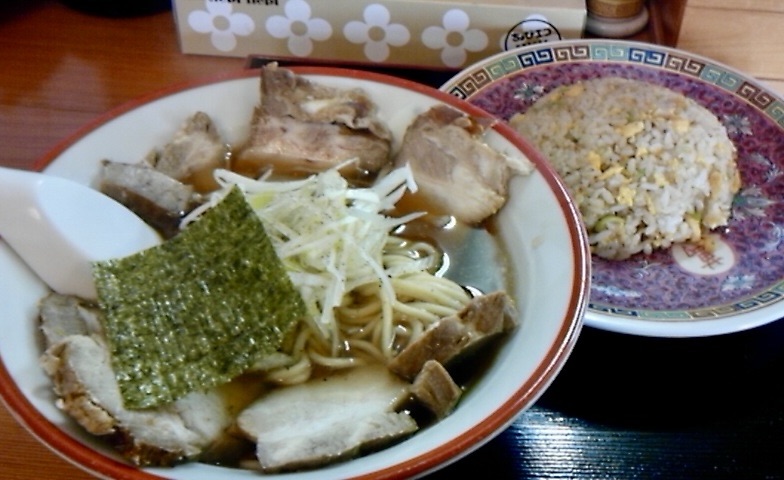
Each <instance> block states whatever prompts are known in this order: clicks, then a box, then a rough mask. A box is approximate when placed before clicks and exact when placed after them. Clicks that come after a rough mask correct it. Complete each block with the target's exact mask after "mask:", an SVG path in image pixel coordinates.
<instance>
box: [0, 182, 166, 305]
mask: <svg viewBox="0 0 784 480" xmlns="http://www.w3.org/2000/svg"><path fill="white" fill-rule="evenodd" d="M0 237H2V239H3V240H5V242H7V243H8V245H9V246H10V247H11V248H12V249H13V250H14V251H15V252H16V253H17V254H18V255H19V256H20V257H21V258H22V260H23V261H24V262H25V263H26V264H27V265H28V266H29V267H30V268H31V269H32V270H33V271H34V272H35V273H36V274H37V275H38V276H39V277H40V278H41V279H42V280H43V281H44V282H45V283H46V284H47V285H49V287H50V288H52V290H54V291H56V292H58V293H62V294H68V295H78V296H80V297H82V298H86V299H95V298H96V291H95V284H94V282H93V277H92V268H91V262H93V261H96V260H107V259H110V258H117V257H123V256H127V255H129V254H131V253H135V252H138V251H140V250H143V249H145V248H149V247H151V246H154V245H157V244H159V243H160V242H161V238H160V236H159V235H158V233H157V232H156V231H155V230H153V229H152V228H151V227H150V226H149V225H147V224H146V223H144V221H142V220H141V219H140V218H139V217H138V216H136V214H134V213H133V212H131V211H130V210H128V209H127V208H125V207H124V206H123V205H121V204H120V203H118V202H116V201H115V200H114V199H112V198H110V197H108V196H106V195H104V194H102V193H100V192H99V191H97V190H94V189H92V188H90V187H87V186H85V185H82V184H79V183H77V182H74V181H71V180H66V179H64V178H59V177H55V176H49V175H44V174H41V173H34V172H29V171H23V170H14V169H10V168H3V167H0Z"/></svg>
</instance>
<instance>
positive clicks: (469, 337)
mask: <svg viewBox="0 0 784 480" xmlns="http://www.w3.org/2000/svg"><path fill="white" fill-rule="evenodd" d="M516 324H517V322H516V320H515V307H514V305H513V302H512V299H511V298H510V297H509V295H507V294H506V293H505V292H501V291H498V292H493V293H489V294H486V295H482V296H479V297H476V298H474V299H473V300H471V302H470V303H469V304H468V305H466V306H465V307H464V308H463V309H462V310H461V311H459V312H457V313H456V314H455V315H451V316H449V317H444V318H442V319H441V320H439V321H438V322H436V323H434V324H433V325H431V326H430V327H429V328H428V329H427V330H425V332H424V333H423V334H422V335H421V336H420V337H419V338H417V339H416V340H415V341H413V342H412V343H410V344H409V345H408V346H406V347H405V348H404V349H403V350H401V351H400V353H399V354H397V356H396V357H395V358H393V359H392V361H391V362H389V369H390V370H391V371H393V372H394V373H396V374H398V375H400V376H401V377H403V378H406V379H409V380H414V379H415V378H416V377H417V375H419V373H420V372H421V371H422V368H423V367H424V366H425V364H427V362H429V361H430V360H435V361H437V362H438V363H440V364H442V365H444V366H445V367H447V368H449V366H450V364H451V363H452V362H454V361H456V360H458V359H459V358H463V356H464V355H466V354H469V353H471V352H474V351H475V349H477V348H479V347H481V346H482V345H484V344H485V342H487V341H488V340H489V339H492V338H494V337H496V336H498V335H499V334H501V333H504V332H507V331H509V330H511V329H513V328H514V327H515V326H516Z"/></svg>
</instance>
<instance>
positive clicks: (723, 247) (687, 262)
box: [672, 235, 736, 276]
mask: <svg viewBox="0 0 784 480" xmlns="http://www.w3.org/2000/svg"><path fill="white" fill-rule="evenodd" d="M708 241H709V242H710V247H709V248H705V247H704V246H702V245H694V244H688V243H684V244H678V245H674V246H673V247H672V258H673V259H675V261H676V262H677V263H678V265H679V266H680V267H681V268H682V269H684V270H686V271H687V272H690V273H693V274H695V275H705V276H710V275H721V274H722V273H726V272H728V271H729V270H730V269H731V268H732V267H733V266H734V265H735V261H736V260H735V251H734V250H733V249H732V247H731V246H730V244H728V243H727V242H725V241H724V240H722V239H721V237H720V236H718V235H708Z"/></svg>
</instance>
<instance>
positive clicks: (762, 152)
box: [441, 40, 784, 337]
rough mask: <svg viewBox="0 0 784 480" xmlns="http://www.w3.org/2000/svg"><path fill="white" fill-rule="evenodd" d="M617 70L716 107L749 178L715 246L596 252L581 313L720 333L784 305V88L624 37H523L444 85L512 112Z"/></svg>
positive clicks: (645, 330)
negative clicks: (531, 40) (611, 254)
mask: <svg viewBox="0 0 784 480" xmlns="http://www.w3.org/2000/svg"><path fill="white" fill-rule="evenodd" d="M609 76H617V77H624V78H629V79H635V80H640V81H645V82H649V83H652V84H657V85H661V86H664V87H667V88H669V89H672V90H674V91H677V92H680V93H682V94H684V95H686V96H688V97H690V98H692V99H694V100H696V101H697V102H699V103H700V104H702V105H703V106H704V107H706V108H708V109H709V110H710V111H712V112H713V113H714V114H715V115H716V116H717V117H718V118H719V120H720V121H721V122H722V123H723V124H724V125H725V126H726V128H727V132H728V134H729V136H730V139H731V140H732V141H733V143H734V144H735V146H736V147H737V150H738V166H739V169H740V173H741V179H742V187H741V190H740V191H739V192H738V194H737V195H736V197H735V199H734V201H733V209H732V218H731V220H730V223H729V225H728V226H727V227H726V228H723V229H721V230H719V231H715V232H713V233H712V235H713V236H714V237H715V239H716V245H717V248H716V249H715V250H713V251H710V252H708V251H705V250H703V249H700V248H697V247H694V246H690V245H678V246H675V247H673V248H671V249H668V250H664V251H659V252H656V253H654V254H652V255H648V256H645V255H642V254H639V255H636V256H634V257H632V258H630V259H628V260H624V261H611V260H605V259H601V258H598V257H595V256H594V258H593V261H592V266H593V269H592V270H593V272H592V287H591V294H590V303H589V308H588V311H587V313H586V318H585V323H586V325H590V326H593V327H597V328H601V329H605V330H611V331H616V332H622V333H631V334H637V335H648V336H662V337H692V336H706V335H716V334H724V333H730V332H736V331H741V330H745V329H749V328H753V327H756V326H759V325H763V324H765V323H769V322H771V321H774V320H777V319H779V318H780V317H782V316H784V301H782V300H784V205H782V203H784V100H782V97H781V96H779V95H778V94H776V93H775V92H772V91H771V90H769V89H768V88H766V87H765V86H764V85H762V84H761V83H760V82H758V81H755V80H754V79H752V78H750V77H749V76H747V75H744V74H743V73H740V72H738V71H736V70H734V69H732V68H730V67H727V66H725V65H722V64H720V63H717V62H714V61H711V60H709V59H707V58H703V57H701V56H698V55H694V54H691V53H688V52H684V51H682V50H677V49H672V48H667V47H661V46H657V45H651V44H644V43H638V42H628V41H617V40H574V41H562V42H553V43H546V44H540V45H532V46H527V47H522V48H520V49H516V50H510V51H508V52H503V53H500V54H497V55H495V56H493V57H490V58H487V59H486V60H484V61H482V62H479V63H477V64H475V65H473V66H470V67H468V68H467V69H465V70H463V71H462V72H460V73H459V74H457V75H456V76H455V77H453V78H452V79H450V80H449V81H447V83H446V84H444V85H443V86H442V87H441V89H442V90H444V91H446V92H449V93H451V94H453V95H455V96H457V97H460V98H463V99H467V100H468V101H470V102H471V103H473V104H474V105H477V106H479V107H481V108H483V109H485V110H486V111H488V112H490V113H492V114H494V115H496V116H497V117H500V118H501V119H503V120H509V119H510V118H511V117H512V116H513V115H515V114H516V113H518V112H523V111H525V110H526V109H527V108H528V107H529V106H530V105H532V104H533V103H534V102H536V101H537V100H538V99H539V98H541V97H542V96H543V95H545V94H546V93H548V92H549V91H550V90H552V89H553V88H555V87H558V86H560V85H564V84H570V83H573V82H577V81H580V80H586V79H592V78H598V77H609Z"/></svg>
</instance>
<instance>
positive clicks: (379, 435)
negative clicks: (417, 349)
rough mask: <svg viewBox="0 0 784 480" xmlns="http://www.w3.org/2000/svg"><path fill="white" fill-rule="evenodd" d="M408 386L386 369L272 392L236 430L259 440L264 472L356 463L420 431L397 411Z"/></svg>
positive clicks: (358, 369)
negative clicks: (371, 451) (358, 457)
mask: <svg viewBox="0 0 784 480" xmlns="http://www.w3.org/2000/svg"><path fill="white" fill-rule="evenodd" d="M409 386H410V385H409V383H408V382H405V381H404V380H401V379H400V378H398V377H396V376H395V375H392V374H391V373H390V372H389V371H388V370H387V369H386V368H385V367H384V366H380V365H377V366H365V367H356V368H353V369H351V370H347V371H345V372H342V373H339V374H335V375H331V376H329V377H325V378H324V379H315V380H311V381H309V382H307V383H304V384H300V385H296V386H291V387H285V388H280V389H277V390H272V391H271V392H270V393H269V394H267V395H265V396H263V397H262V398H260V399H259V400H257V401H256V402H255V403H254V404H252V405H251V406H250V407H248V408H247V409H246V410H244V411H243V412H242V413H241V414H240V416H239V417H238V419H237V425H238V426H239V428H240V429H241V430H242V431H243V432H245V433H246V434H247V435H248V437H249V438H251V439H253V440H254V441H256V444H257V449H256V455H257V457H258V460H259V463H260V464H261V468H262V470H264V471H265V472H280V471H289V470H296V469H301V468H312V467H316V466H320V465H324V464H328V463H333V462H336V461H340V460H345V459H347V458H351V457H353V456H355V455H357V454H358V453H360V452H362V451H364V450H367V449H375V448H378V447H381V446H383V445H384V444H387V443H391V442H393V441H395V440H399V439H401V438H403V437H405V436H408V435H410V434H411V433H413V432H414V431H416V430H417V428H418V427H417V424H416V422H415V421H414V419H413V418H412V417H411V416H410V415H408V414H407V413H405V412H398V411H396V409H397V408H398V407H399V405H402V404H403V403H404V402H406V401H407V400H408V398H409V393H408V389H409Z"/></svg>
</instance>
